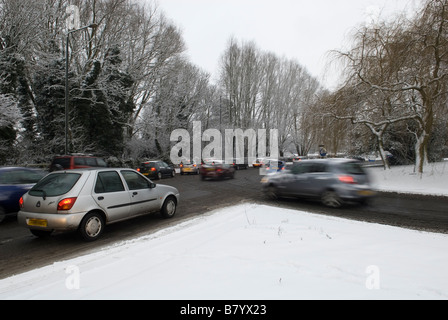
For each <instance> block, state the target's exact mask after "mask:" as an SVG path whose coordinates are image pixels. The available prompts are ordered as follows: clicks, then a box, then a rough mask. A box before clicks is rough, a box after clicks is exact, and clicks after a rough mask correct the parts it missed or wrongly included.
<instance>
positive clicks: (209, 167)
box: [199, 160, 235, 180]
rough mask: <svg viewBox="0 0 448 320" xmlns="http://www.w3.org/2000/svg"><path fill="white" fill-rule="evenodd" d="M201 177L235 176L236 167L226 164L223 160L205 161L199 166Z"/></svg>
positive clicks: (215, 178)
mask: <svg viewBox="0 0 448 320" xmlns="http://www.w3.org/2000/svg"><path fill="white" fill-rule="evenodd" d="M199 174H200V175H201V179H202V180H205V179H214V180H221V179H225V178H230V179H233V178H235V168H234V167H233V165H230V164H225V163H224V162H222V161H217V160H215V161H213V162H205V163H203V164H202V165H201V167H200V168H199Z"/></svg>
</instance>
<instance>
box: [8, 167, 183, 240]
mask: <svg viewBox="0 0 448 320" xmlns="http://www.w3.org/2000/svg"><path fill="white" fill-rule="evenodd" d="M178 203H179V191H178V190H177V189H176V188H174V187H171V186H166V185H161V184H158V185H156V184H154V183H153V182H152V181H151V180H149V179H147V178H146V177H144V176H143V175H141V174H140V173H138V172H137V171H135V170H133V169H125V168H121V169H120V168H118V169H112V168H92V169H76V170H65V171H56V172H53V173H50V174H48V175H47V176H45V177H44V178H43V179H42V180H40V181H39V182H38V183H37V184H36V185H35V186H34V187H33V188H32V189H31V190H29V191H28V192H27V193H26V194H24V195H23V197H22V198H21V199H20V211H19V213H18V216H17V217H18V222H19V224H20V225H22V226H25V227H27V228H29V229H30V231H31V233H33V234H34V235H36V236H39V237H42V236H48V235H50V234H51V233H52V232H53V231H72V230H78V231H79V233H80V234H81V236H82V237H83V238H84V240H87V241H93V240H96V239H97V238H98V237H99V236H100V235H101V234H102V232H103V231H104V228H105V226H106V225H107V224H111V223H115V222H119V221H123V220H127V219H131V218H134V217H137V216H140V215H145V214H149V213H153V212H161V215H162V217H163V218H172V217H173V216H174V214H175V213H176V208H177V205H178Z"/></svg>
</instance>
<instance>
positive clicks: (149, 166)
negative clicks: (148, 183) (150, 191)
mask: <svg viewBox="0 0 448 320" xmlns="http://www.w3.org/2000/svg"><path fill="white" fill-rule="evenodd" d="M137 171H138V172H140V173H141V174H143V175H144V176H146V177H148V178H150V179H155V180H160V179H162V178H163V177H174V175H175V173H176V171H175V169H174V167H173V166H170V165H169V164H168V163H166V162H164V161H162V160H151V161H146V162H143V163H142V164H140V167H138V168H137Z"/></svg>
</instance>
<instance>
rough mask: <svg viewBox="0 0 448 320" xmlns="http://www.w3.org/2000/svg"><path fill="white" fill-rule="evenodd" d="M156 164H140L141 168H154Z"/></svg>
mask: <svg viewBox="0 0 448 320" xmlns="http://www.w3.org/2000/svg"><path fill="white" fill-rule="evenodd" d="M155 166H156V163H155V162H150V163H142V168H155Z"/></svg>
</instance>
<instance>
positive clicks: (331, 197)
mask: <svg viewBox="0 0 448 320" xmlns="http://www.w3.org/2000/svg"><path fill="white" fill-rule="evenodd" d="M322 203H323V204H324V205H325V206H327V207H330V208H340V207H341V206H342V200H341V199H340V198H339V196H338V194H337V193H336V192H334V191H326V192H324V194H323V195H322Z"/></svg>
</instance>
